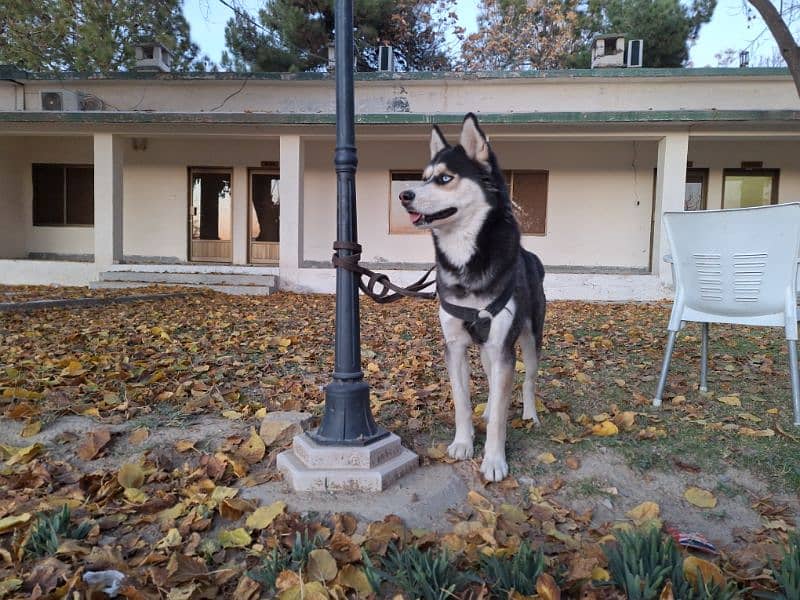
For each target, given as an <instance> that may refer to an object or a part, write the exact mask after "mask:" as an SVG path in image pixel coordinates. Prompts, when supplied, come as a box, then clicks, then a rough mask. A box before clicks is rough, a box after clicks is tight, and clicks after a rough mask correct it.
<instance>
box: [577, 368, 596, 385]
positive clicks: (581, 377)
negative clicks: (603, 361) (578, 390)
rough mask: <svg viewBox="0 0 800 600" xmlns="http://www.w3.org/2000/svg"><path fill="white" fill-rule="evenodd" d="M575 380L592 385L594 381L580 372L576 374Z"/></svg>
mask: <svg viewBox="0 0 800 600" xmlns="http://www.w3.org/2000/svg"><path fill="white" fill-rule="evenodd" d="M575 380H576V381H577V382H578V383H590V382H591V381H592V378H591V377H589V376H588V375H587V374H586V373H583V372H582V371H578V372H577V373H575Z"/></svg>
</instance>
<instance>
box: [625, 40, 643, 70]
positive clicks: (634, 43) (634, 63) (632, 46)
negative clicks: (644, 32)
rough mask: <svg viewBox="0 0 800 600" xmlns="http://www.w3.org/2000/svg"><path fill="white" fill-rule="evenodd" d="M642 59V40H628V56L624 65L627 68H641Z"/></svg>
mask: <svg viewBox="0 0 800 600" xmlns="http://www.w3.org/2000/svg"><path fill="white" fill-rule="evenodd" d="M643 59H644V40H628V56H627V60H626V63H625V64H627V65H628V66H629V67H641V66H642V61H643Z"/></svg>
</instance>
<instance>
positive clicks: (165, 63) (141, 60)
mask: <svg viewBox="0 0 800 600" xmlns="http://www.w3.org/2000/svg"><path fill="white" fill-rule="evenodd" d="M171 66H172V54H170V52H169V50H167V49H166V48H165V47H164V46H162V45H161V44H159V43H158V42H142V43H141V44H138V45H137V46H136V70H137V71H161V72H162V73H169V71H170V68H171Z"/></svg>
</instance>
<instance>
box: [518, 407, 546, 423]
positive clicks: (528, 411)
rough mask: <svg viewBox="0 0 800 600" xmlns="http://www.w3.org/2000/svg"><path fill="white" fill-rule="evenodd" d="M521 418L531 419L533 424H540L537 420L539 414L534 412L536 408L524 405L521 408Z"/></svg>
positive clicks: (524, 419)
mask: <svg viewBox="0 0 800 600" xmlns="http://www.w3.org/2000/svg"><path fill="white" fill-rule="evenodd" d="M522 420H523V421H533V424H534V425H540V424H541V423H540V422H539V415H537V414H536V408H535V407H533V408H531V407H528V406H525V407H523V408H522Z"/></svg>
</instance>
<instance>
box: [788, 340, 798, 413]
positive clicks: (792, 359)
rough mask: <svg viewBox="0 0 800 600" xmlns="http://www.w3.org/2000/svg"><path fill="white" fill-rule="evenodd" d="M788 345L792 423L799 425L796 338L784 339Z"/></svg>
mask: <svg viewBox="0 0 800 600" xmlns="http://www.w3.org/2000/svg"><path fill="white" fill-rule="evenodd" d="M786 343H787V344H788V346H789V374H790V376H791V378H792V405H793V406H794V424H795V425H800V372H798V366H797V340H786Z"/></svg>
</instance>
